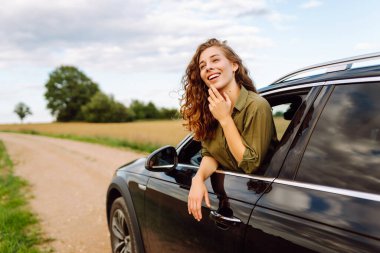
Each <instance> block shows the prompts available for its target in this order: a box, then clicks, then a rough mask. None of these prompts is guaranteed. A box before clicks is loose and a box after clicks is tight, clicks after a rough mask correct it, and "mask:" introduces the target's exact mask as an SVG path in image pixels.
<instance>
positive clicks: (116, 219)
mask: <svg viewBox="0 0 380 253" xmlns="http://www.w3.org/2000/svg"><path fill="white" fill-rule="evenodd" d="M111 233H112V235H111V236H112V248H113V249H114V253H131V252H132V251H131V246H132V245H131V236H130V234H129V231H128V227H127V222H126V219H125V216H124V213H123V212H122V210H120V209H117V210H116V211H115V212H114V213H113V217H112V223H111Z"/></svg>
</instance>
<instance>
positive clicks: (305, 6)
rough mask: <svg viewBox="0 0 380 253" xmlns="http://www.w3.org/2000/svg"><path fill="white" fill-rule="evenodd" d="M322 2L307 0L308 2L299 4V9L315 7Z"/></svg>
mask: <svg viewBox="0 0 380 253" xmlns="http://www.w3.org/2000/svg"><path fill="white" fill-rule="evenodd" d="M322 4H323V3H322V2H321V1H318V0H309V1H308V2H306V3H304V4H301V5H300V8H301V9H313V8H316V7H318V6H321V5H322Z"/></svg>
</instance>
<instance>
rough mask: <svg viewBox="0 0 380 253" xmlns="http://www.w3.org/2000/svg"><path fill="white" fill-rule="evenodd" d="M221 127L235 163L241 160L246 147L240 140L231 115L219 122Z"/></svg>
mask: <svg viewBox="0 0 380 253" xmlns="http://www.w3.org/2000/svg"><path fill="white" fill-rule="evenodd" d="M219 123H220V125H221V126H222V128H223V132H224V136H225V137H226V140H227V144H228V147H229V149H230V151H231V153H232V155H233V156H234V158H235V160H236V161H237V163H240V162H241V160H243V155H244V151H245V149H246V147H245V146H244V144H243V141H242V140H241V136H240V133H239V131H238V130H237V128H236V125H235V122H234V121H233V119H232V117H227V118H226V119H224V120H223V121H220V122H219Z"/></svg>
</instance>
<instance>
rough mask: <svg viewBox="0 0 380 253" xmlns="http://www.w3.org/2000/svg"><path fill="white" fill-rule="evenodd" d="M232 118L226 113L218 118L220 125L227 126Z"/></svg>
mask: <svg viewBox="0 0 380 253" xmlns="http://www.w3.org/2000/svg"><path fill="white" fill-rule="evenodd" d="M231 121H233V120H232V117H231V115H228V116H226V117H224V118H223V119H221V120H219V123H220V125H221V126H222V127H225V126H227V125H228V124H229V123H231Z"/></svg>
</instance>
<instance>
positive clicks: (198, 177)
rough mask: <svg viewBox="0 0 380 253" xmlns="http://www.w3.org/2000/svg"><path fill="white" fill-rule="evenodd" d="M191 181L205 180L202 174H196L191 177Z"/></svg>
mask: <svg viewBox="0 0 380 253" xmlns="http://www.w3.org/2000/svg"><path fill="white" fill-rule="evenodd" d="M191 181H192V182H201V183H202V182H203V181H204V180H203V178H202V177H201V176H200V175H198V174H196V175H195V176H194V177H193V178H192V179H191Z"/></svg>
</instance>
